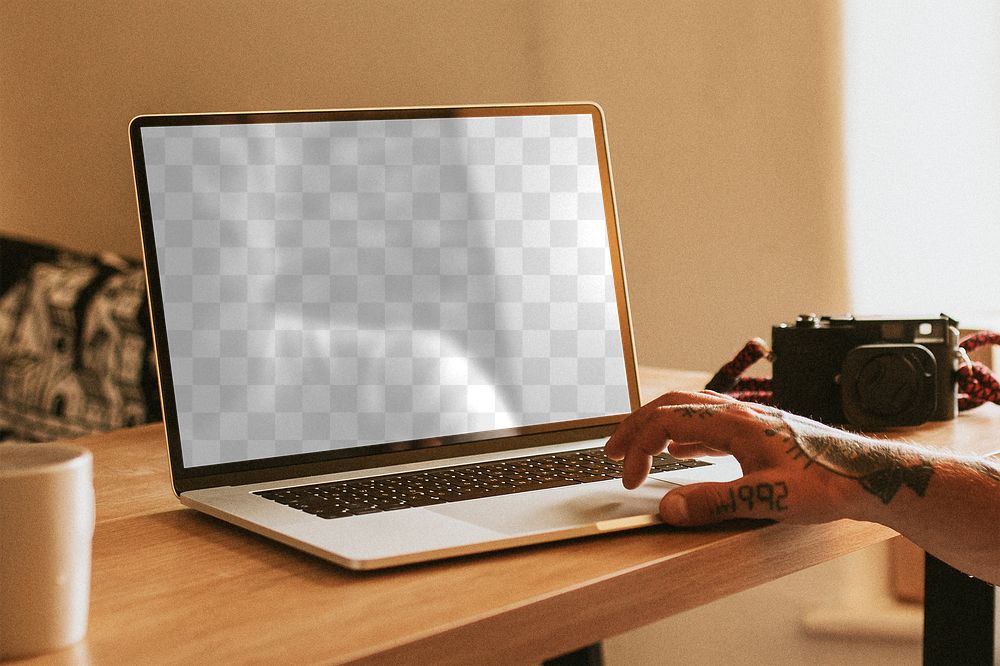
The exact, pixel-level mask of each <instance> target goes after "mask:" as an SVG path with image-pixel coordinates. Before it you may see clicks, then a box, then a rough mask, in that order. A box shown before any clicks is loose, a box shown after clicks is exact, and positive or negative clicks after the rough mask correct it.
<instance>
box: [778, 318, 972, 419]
mask: <svg viewBox="0 0 1000 666" xmlns="http://www.w3.org/2000/svg"><path fill="white" fill-rule="evenodd" d="M957 325H958V322H956V321H955V320H954V319H952V318H951V317H948V316H947V315H943V314H942V315H939V316H937V317H924V318H918V319H874V318H855V317H851V316H843V317H817V316H816V315H801V316H799V318H798V319H797V321H796V322H795V323H794V324H779V325H777V326H775V327H773V328H772V331H771V348H772V353H773V355H774V356H773V361H774V377H773V380H772V381H773V389H774V403H775V404H776V405H777V406H778V407H780V408H782V409H785V410H787V411H790V412H792V413H795V414H800V415H802V416H808V417H811V418H814V419H817V420H819V421H823V422H824V423H830V424H850V425H852V426H856V427H858V428H860V429H863V430H878V429H885V428H892V427H897V426H911V425H919V424H921V423H924V422H926V421H945V420H949V419H953V418H955V415H956V414H957V413H958V386H957V382H956V371H957V369H958V364H959V359H960V356H959V354H960V350H959V347H958V329H957Z"/></svg>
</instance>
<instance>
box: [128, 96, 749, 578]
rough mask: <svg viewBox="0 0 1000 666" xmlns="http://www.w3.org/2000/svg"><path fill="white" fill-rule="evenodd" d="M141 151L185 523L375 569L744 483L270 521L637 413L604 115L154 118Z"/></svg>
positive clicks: (694, 471)
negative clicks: (189, 514) (329, 497)
mask: <svg viewBox="0 0 1000 666" xmlns="http://www.w3.org/2000/svg"><path fill="white" fill-rule="evenodd" d="M130 136H131V144H132V159H133V167H134V172H135V182H136V192H137V199H138V205H139V217H140V223H141V230H142V239H143V253H144V259H145V265H146V275H147V284H148V289H149V302H150V309H151V314H152V322H153V330H154V340H155V346H156V358H157V362H158V367H159V376H160V391H161V399H162V403H163V416H164V422H165V429H166V434H167V444H168V449H169V457H170V466H171V474H172V477H173V486H174V491H175V493H176V494H177V496H178V497H179V499H180V501H181V502H182V503H184V504H186V505H188V506H191V507H194V508H196V509H198V510H200V511H203V512H205V513H207V514H210V515H212V516H215V517H218V518H221V519H222V520H225V521H227V522H230V523H234V524H236V525H240V526H242V527H245V528H247V529H249V530H252V531H254V532H257V533H259V534H263V535H266V536H268V537H271V538H274V539H276V540H278V541H280V542H282V543H285V544H288V545H291V546H293V547H295V548H298V549H301V550H304V551H306V552H309V553H312V554H314V555H317V556H319V557H321V558H324V559H326V560H329V561H332V562H335V563H337V564H340V565H342V566H345V567H349V568H352V569H374V568H380V567H387V566H394V565H400V564H405V563H410V562H418V561H423V560H430V559H436V558H441V557H448V556H454V555H462V554H468V553H475V552H482V551H487V550H494V549H499V548H508V547H513V546H520V545H526V544H532V543H539V542H544V541H551V540H556V539H564V538H571V537H578V536H584V535H589V534H597V533H602V532H607V531H614V530H623V529H629V528H635V527H641V526H646V525H651V524H655V523H656V522H658V519H657V517H656V513H657V506H658V502H659V500H660V498H661V497H662V495H663V493H664V492H666V491H667V490H668V489H669V488H671V487H674V486H675V484H685V483H692V482H697V481H704V480H728V479H732V478H736V477H737V476H738V475H739V466H738V464H737V463H736V462H735V460H733V459H732V458H723V459H720V460H713V461H712V464H711V465H708V466H702V467H697V468H685V469H681V470H677V471H670V472H664V473H658V474H654V475H653V476H652V477H651V479H650V480H649V481H647V483H646V484H644V485H643V486H642V487H641V488H639V489H637V490H634V491H626V490H624V489H623V488H622V486H621V482H620V480H617V479H608V480H602V481H593V482H586V483H573V484H569V485H561V486H559V487H552V488H546V489H539V490H531V491H530V492H517V493H512V494H504V495H500V496H486V497H478V498H476V499H465V500H461V501H453V502H444V503H436V504H432V505H426V504H424V505H421V506H411V507H409V508H405V507H404V508H398V507H393V510H382V511H376V512H370V513H369V512H365V511H359V512H357V513H351V514H350V515H346V514H345V515H339V516H336V517H331V516H329V515H325V516H322V517H321V516H320V515H317V514H316V512H312V513H310V512H307V511H305V510H302V508H301V507H300V506H296V505H295V504H294V503H291V504H289V503H282V502H280V501H275V499H273V498H274V497H275V492H273V491H277V490H279V489H287V488H292V489H300V488H302V487H303V486H320V487H324V488H326V487H338V488H339V487H342V486H343V484H340V485H338V484H336V483H335V482H339V481H348V480H352V481H354V480H359V479H369V478H378V479H380V480H381V481H385V479H386V478H387V477H388V476H389V475H404V476H409V477H413V476H414V475H419V474H420V473H422V472H424V471H426V470H441V469H442V468H448V469H449V470H451V469H458V470H468V469H470V468H469V467H468V466H469V465H473V464H477V463H482V464H485V463H496V461H502V460H514V461H515V462H516V461H519V460H520V459H524V458H530V457H533V456H538V455H541V454H550V453H552V454H554V453H559V454H564V457H566V456H568V455H569V452H573V451H579V450H583V449H593V448H597V447H601V446H603V444H604V440H605V438H606V437H607V436H608V435H609V434H610V433H611V432H612V430H613V429H614V426H615V424H617V423H618V422H619V421H621V419H622V418H623V417H624V416H625V415H626V414H628V413H629V412H630V411H631V410H632V409H634V408H636V407H637V406H638V404H639V393H638V384H637V379H636V367H635V358H634V350H633V340H632V333H631V328H630V323H629V308H628V300H627V294H626V285H625V276H624V272H623V268H622V257H621V247H620V244H619V235H618V223H617V215H616V208H615V200H614V193H613V189H612V183H611V167H610V163H609V161H608V154H607V147H606V139H605V126H604V120H603V115H602V112H601V110H600V108H599V107H598V106H596V105H594V104H589V103H581V104H533V105H524V106H472V107H447V108H400V109H370V110H338V111H295V112H267V113H232V114H229V113H226V114H222V113H220V114H197V115H161V116H140V117H137V118H135V119H134V120H133V121H132V123H131V125H130ZM512 465H513V463H512ZM366 483H367V482H366ZM330 484H333V485H332V486H331V485H330ZM355 485H356V484H355ZM281 493H286V491H283V490H282V491H281ZM281 493H279V494H281ZM320 494H322V493H320ZM282 496H283V495H282Z"/></svg>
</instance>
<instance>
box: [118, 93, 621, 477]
mask: <svg viewBox="0 0 1000 666" xmlns="http://www.w3.org/2000/svg"><path fill="white" fill-rule="evenodd" d="M574 114H584V115H589V116H590V117H591V118H592V120H593V125H594V137H595V143H596V147H597V162H598V167H599V172H600V179H601V190H602V196H603V201H604V214H605V222H606V226H607V232H608V234H607V235H608V246H609V250H610V254H611V265H612V273H613V279H614V286H615V293H616V300H617V305H618V319H619V324H620V326H621V337H622V340H621V342H622V350H623V353H624V361H625V373H626V379H627V383H628V393H629V403H630V407H631V409H633V410H634V409H635V408H637V407H638V406H639V388H638V379H637V369H636V362H635V344H634V339H633V335H632V326H631V313H630V311H629V306H628V298H627V294H628V288H627V283H626V279H625V273H624V267H623V258H622V248H621V243H620V234H619V225H618V211H617V202H616V200H615V194H614V187H613V183H612V177H611V164H610V159H609V156H608V148H607V134H606V130H605V122H604V114H603V111H602V109H601V108H600V106H599V105H597V104H595V103H592V102H580V103H555V104H529V105H481V106H449V107H401V108H390V109H339V110H311V111H264V112H237V113H204V114H202V113H199V114H171V115H142V116H137V117H136V118H134V119H133V120H132V122H131V123H130V124H129V138H130V143H131V149H132V167H133V173H134V176H135V189H136V202H137V206H138V212H139V225H140V232H141V237H142V252H143V261H144V264H145V273H146V288H147V292H148V301H149V308H150V317H151V321H152V329H153V344H154V353H155V357H156V362H157V371H158V375H159V383H160V400H161V407H162V414H163V420H164V430H165V433H166V439H167V445H168V451H169V462H170V469H171V476H172V478H173V484H174V491H175V493H178V494H180V493H181V492H184V491H187V490H194V489H198V488H206V487H213V486H219V485H242V484H247V483H258V482H262V481H271V480H277V479H283V478H292V477H298V476H312V475H318V474H329V473H333V472H340V471H350V470H357V469H365V468H372V467H384V466H389V465H396V464H406V463H412V462H420V461H427V460H436V459H442V458H451V457H458V456H463V455H473V454H479V453H491V452H497V451H509V450H514V449H521V448H527V447H532V446H545V445H549V444H559V443H564V442H569V441H574V440H582V439H589V438H598V437H605V436H608V435H610V433H611V432H612V431H613V430H614V427H615V425H616V424H617V423H619V422H620V421H621V420H622V419H623V418H624V417H625V416H626V414H613V415H607V416H601V417H594V418H585V419H576V420H572V421H561V422H554V423H545V424H538V425H529V426H522V427H518V428H507V429H503V430H491V431H484V432H476V433H465V434H459V435H449V436H443V437H438V438H424V439H418V440H411V441H404V442H392V443H385V444H375V445H369V446H359V447H352V448H349V449H335V450H330V451H322V452H315V453H300V454H294V455H285V456H276V457H269V458H259V459H252V460H246V461H240V462H230V463H221V464H210V465H200V466H185V465H184V460H183V456H182V451H181V436H180V428H179V424H178V417H177V409H176V402H175V396H174V388H173V382H172V376H171V370H170V360H169V358H170V354H169V345H168V340H167V329H166V319H165V316H164V307H163V301H162V297H161V287H160V279H159V270H158V265H157V255H156V246H155V236H154V233H153V218H152V211H151V206H150V198H149V190H148V186H147V177H146V170H145V159H144V154H143V145H142V129H143V128H146V127H165V126H192V125H222V124H225V125H233V124H261V123H265V124H272V123H289V122H330V121H351V120H355V121H356V120H401V119H420V118H463V117H466V118H472V117H490V116H527V115H574Z"/></svg>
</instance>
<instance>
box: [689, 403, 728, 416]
mask: <svg viewBox="0 0 1000 666" xmlns="http://www.w3.org/2000/svg"><path fill="white" fill-rule="evenodd" d="M721 407H724V405H683V406H682V407H681V416H686V417H687V418H689V419H693V418H694V417H696V416H697V417H698V418H700V419H707V418H708V417H710V416H713V415H714V414H715V413H716V412H718V411H719V409H720V408H721Z"/></svg>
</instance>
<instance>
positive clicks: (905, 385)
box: [857, 354, 923, 416]
mask: <svg viewBox="0 0 1000 666" xmlns="http://www.w3.org/2000/svg"><path fill="white" fill-rule="evenodd" d="M922 374H923V373H922V371H921V370H920V368H918V367H914V365H913V360H912V359H910V358H908V357H907V356H900V355H896V354H882V355H880V356H876V357H875V358H872V359H870V360H869V361H868V362H867V363H865V365H864V367H862V368H861V371H860V372H859V373H858V380H857V391H858V397H859V398H860V399H861V402H862V403H863V404H864V406H865V407H866V408H867V409H868V411H870V412H872V413H874V414H879V415H882V416H891V415H893V414H898V413H900V412H902V411H904V410H905V409H906V408H907V407H908V406H909V405H910V404H911V403H912V402H913V400H914V398H915V397H916V396H917V395H918V394H919V389H920V377H921V375H922Z"/></svg>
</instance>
